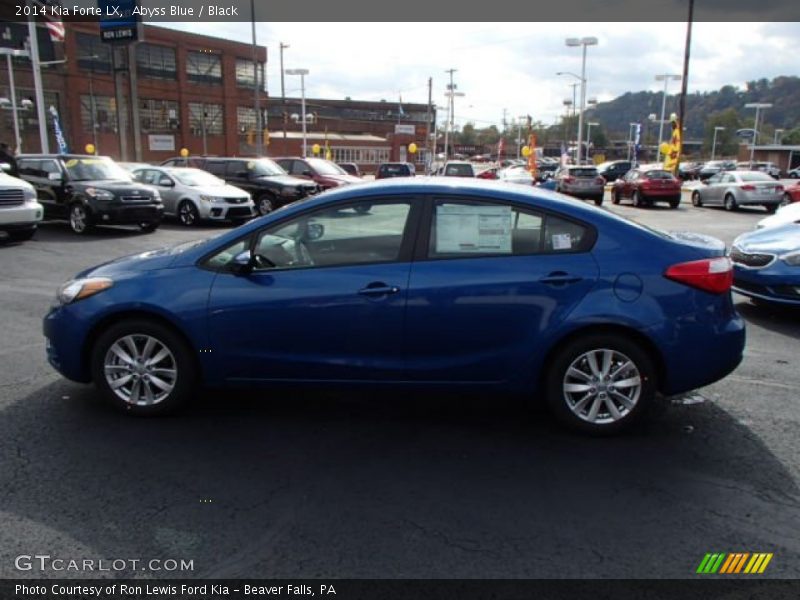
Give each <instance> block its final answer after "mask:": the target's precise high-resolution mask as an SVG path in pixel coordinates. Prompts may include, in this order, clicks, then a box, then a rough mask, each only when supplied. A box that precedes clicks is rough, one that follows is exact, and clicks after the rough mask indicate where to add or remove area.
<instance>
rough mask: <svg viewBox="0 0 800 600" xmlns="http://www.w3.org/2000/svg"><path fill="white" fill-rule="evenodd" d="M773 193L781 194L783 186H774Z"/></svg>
mask: <svg viewBox="0 0 800 600" xmlns="http://www.w3.org/2000/svg"><path fill="white" fill-rule="evenodd" d="M775 191H776V192H782V191H783V186H782V185H776V186H775Z"/></svg>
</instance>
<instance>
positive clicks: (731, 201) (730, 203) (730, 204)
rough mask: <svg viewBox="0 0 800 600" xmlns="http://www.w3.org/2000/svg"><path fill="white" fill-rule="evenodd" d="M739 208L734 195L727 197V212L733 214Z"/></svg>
mask: <svg viewBox="0 0 800 600" xmlns="http://www.w3.org/2000/svg"><path fill="white" fill-rule="evenodd" d="M738 208H739V205H738V204H736V198H734V197H733V195H731V194H728V195H727V196H725V210H727V211H729V212H732V211H734V210H737V209H738Z"/></svg>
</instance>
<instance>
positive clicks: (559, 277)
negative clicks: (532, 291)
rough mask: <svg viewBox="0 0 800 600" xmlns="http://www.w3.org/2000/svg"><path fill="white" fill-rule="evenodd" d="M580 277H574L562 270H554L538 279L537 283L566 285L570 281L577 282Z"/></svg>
mask: <svg viewBox="0 0 800 600" xmlns="http://www.w3.org/2000/svg"><path fill="white" fill-rule="evenodd" d="M581 279H582V277H576V276H575V275H570V274H569V273H565V272H563V271H555V272H553V273H550V274H548V275H546V276H545V277H542V278H541V279H539V283H544V284H547V285H568V284H571V283H578V282H579V281H580V280H581Z"/></svg>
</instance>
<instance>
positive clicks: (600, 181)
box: [594, 176, 606, 185]
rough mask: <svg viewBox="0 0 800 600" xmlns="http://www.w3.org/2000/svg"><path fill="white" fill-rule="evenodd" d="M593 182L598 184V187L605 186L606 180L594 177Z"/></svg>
mask: <svg viewBox="0 0 800 600" xmlns="http://www.w3.org/2000/svg"><path fill="white" fill-rule="evenodd" d="M594 182H595V183H599V184H600V185H605V184H606V180H605V179H603V178H602V177H600V176H597V177H595V178H594Z"/></svg>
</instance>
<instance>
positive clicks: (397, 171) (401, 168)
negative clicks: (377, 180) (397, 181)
mask: <svg viewBox="0 0 800 600" xmlns="http://www.w3.org/2000/svg"><path fill="white" fill-rule="evenodd" d="M408 174H409V170H408V166H407V165H381V175H408Z"/></svg>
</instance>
